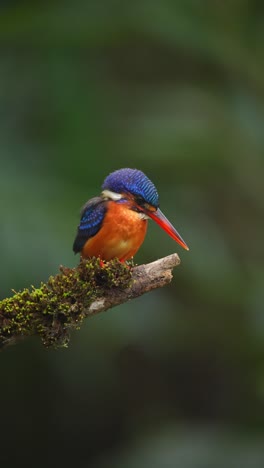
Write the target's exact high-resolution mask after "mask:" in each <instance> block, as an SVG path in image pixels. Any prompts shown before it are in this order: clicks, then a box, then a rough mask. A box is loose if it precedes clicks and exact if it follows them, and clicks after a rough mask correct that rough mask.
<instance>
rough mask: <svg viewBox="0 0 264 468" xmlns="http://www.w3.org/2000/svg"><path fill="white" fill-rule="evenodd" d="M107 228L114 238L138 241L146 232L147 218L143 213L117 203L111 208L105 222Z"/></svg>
mask: <svg viewBox="0 0 264 468" xmlns="http://www.w3.org/2000/svg"><path fill="white" fill-rule="evenodd" d="M104 227H105V230H106V231H107V232H108V233H109V235H110V236H111V237H113V238H116V239H120V241H123V242H129V241H133V240H134V241H135V242H136V241H137V239H138V240H139V239H141V238H142V236H143V237H144V236H145V234H146V229H147V220H146V219H143V218H142V215H141V214H140V213H138V212H136V211H133V210H131V209H127V208H125V207H123V206H122V205H118V204H116V205H115V207H114V208H113V210H109V212H108V213H107V215H106V218H105V222H104Z"/></svg>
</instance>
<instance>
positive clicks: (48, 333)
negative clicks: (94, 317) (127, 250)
mask: <svg viewBox="0 0 264 468" xmlns="http://www.w3.org/2000/svg"><path fill="white" fill-rule="evenodd" d="M130 283H131V269H130V267H129V266H128V265H126V264H124V263H120V262H119V261H118V260H117V259H115V260H111V261H110V262H108V263H105V264H104V265H103V266H101V263H100V261H99V259H97V258H92V259H90V260H81V262H80V264H79V266H78V267H77V268H74V269H71V268H66V267H61V268H60V273H59V274H58V275H56V276H54V277H53V276H51V277H50V278H49V280H48V282H47V283H42V284H41V286H40V287H39V288H35V287H34V286H32V287H31V288H30V289H24V290H23V291H20V292H15V294H14V296H13V297H10V298H7V299H4V300H3V301H1V302H0V347H1V346H4V344H5V343H6V342H7V341H9V340H15V339H16V338H17V337H19V336H26V335H32V334H38V335H39V336H40V337H41V339H42V342H43V343H44V345H45V346H48V347H50V346H53V347H63V346H67V344H68V342H69V336H70V331H71V330H72V329H74V328H75V329H76V328H79V327H80V324H81V322H82V320H83V319H84V317H85V315H86V312H87V309H88V308H89V306H90V304H91V303H92V302H93V301H94V300H95V299H96V298H97V297H102V296H103V295H104V294H105V293H106V292H109V290H111V289H113V288H119V289H125V288H127V287H128V286H129V285H130Z"/></svg>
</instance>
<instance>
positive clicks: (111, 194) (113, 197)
mask: <svg viewBox="0 0 264 468" xmlns="http://www.w3.org/2000/svg"><path fill="white" fill-rule="evenodd" d="M102 196H103V197H104V198H110V200H114V201H116V200H121V198H122V195H121V193H116V192H111V190H103V192H102Z"/></svg>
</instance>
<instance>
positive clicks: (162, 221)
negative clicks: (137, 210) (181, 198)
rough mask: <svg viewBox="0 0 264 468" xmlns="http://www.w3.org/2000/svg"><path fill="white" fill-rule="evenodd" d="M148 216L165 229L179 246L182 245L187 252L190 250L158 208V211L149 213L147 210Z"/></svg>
mask: <svg viewBox="0 0 264 468" xmlns="http://www.w3.org/2000/svg"><path fill="white" fill-rule="evenodd" d="M146 214H147V215H148V216H149V217H150V218H151V219H153V221H155V222H156V223H157V224H158V225H159V226H161V227H162V229H164V231H165V232H167V234H169V236H171V237H172V239H174V240H175V241H176V242H178V244H180V245H181V246H182V247H183V248H184V249H185V250H189V247H188V245H187V244H186V243H185V242H184V240H183V238H182V237H181V236H180V234H179V233H178V232H177V231H176V229H175V228H174V227H173V226H172V224H171V223H170V222H169V220H168V219H167V218H166V216H165V215H164V214H163V213H162V211H160V209H159V208H158V209H157V211H148V210H146Z"/></svg>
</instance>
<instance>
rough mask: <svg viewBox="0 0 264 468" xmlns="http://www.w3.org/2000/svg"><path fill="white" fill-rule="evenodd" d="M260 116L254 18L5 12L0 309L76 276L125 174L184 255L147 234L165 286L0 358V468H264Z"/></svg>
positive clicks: (194, 5)
mask: <svg viewBox="0 0 264 468" xmlns="http://www.w3.org/2000/svg"><path fill="white" fill-rule="evenodd" d="M263 102H264V3H263V2H261V1H256V0H255V1H254V0H248V1H246V0H229V1H220V0H218V1H217V0H211V1H209V0H204V1H199V0H196V1H191V0H184V1H172V0H171V1H170V0H156V1H155V0H154V1H151V0H141V1H130V2H126V1H123V2H122V1H112V0H109V1H107V0H101V1H100V0H93V1H84V0H75V1H73V0H71V1H70V0H68V1H66V0H64V1H63V2H58V1H55V0H53V1H50V2H48V1H43V2H41V1H39V2H36V1H35V2H32V3H27V2H22V1H17V2H16V1H12V2H11V1H9V2H7V1H6V2H1V6H0V206H1V210H0V213H1V231H0V241H1V278H0V285H1V290H0V293H1V297H2V298H4V297H6V296H9V295H10V294H11V289H12V288H13V289H15V290H19V289H21V288H23V287H27V286H29V285H30V284H34V285H36V286H37V285H38V284H39V283H40V281H45V280H47V278H48V277H49V275H51V274H56V273H57V271H58V266H59V265H60V264H64V265H67V266H75V265H76V264H77V262H78V257H74V255H73V252H72V250H71V249H72V242H73V238H74V235H75V230H76V226H77V224H78V221H79V208H80V207H81V206H82V204H83V203H84V202H85V201H86V200H87V199H89V198H90V197H92V196H95V195H97V194H99V193H100V187H101V183H102V181H103V179H104V177H105V176H106V175H107V174H108V173H109V172H111V171H113V170H115V169H118V168H121V167H132V168H134V167H136V168H138V169H141V170H143V171H144V172H146V174H147V175H148V176H149V177H150V178H151V179H152V180H153V181H154V183H155V184H156V186H157V188H158V190H159V193H160V199H161V208H162V210H163V211H164V213H165V214H166V215H167V216H168V218H169V219H170V220H171V221H172V222H173V224H175V226H176V228H177V229H178V230H179V232H180V233H181V235H182V236H183V238H184V239H185V240H186V242H187V243H188V245H189V246H190V252H185V251H184V250H183V249H181V248H180V247H179V246H178V245H177V244H175V243H174V242H173V240H172V239H170V238H169V237H168V236H166V234H165V233H164V232H163V231H162V230H161V229H159V228H158V227H157V226H156V225H154V223H151V225H150V226H149V231H148V235H147V238H146V241H145V243H144V245H143V247H142V248H141V250H140V252H139V253H138V254H137V256H136V258H135V260H136V261H137V262H138V263H142V262H149V261H152V260H155V259H157V258H159V257H162V256H165V255H168V254H170V253H172V252H175V251H177V252H178V253H179V254H180V256H181V260H182V264H181V266H180V267H179V268H177V269H176V270H175V274H174V280H173V283H172V284H171V285H170V286H168V287H166V288H163V289H162V290H158V291H155V292H152V293H150V294H148V295H146V296H143V297H141V298H139V299H137V300H135V301H132V302H131V303H127V304H124V305H123V306H120V307H118V308H116V309H114V310H112V311H109V312H107V313H105V314H99V315H98V316H97V317H94V318H92V319H89V320H86V322H85V324H84V325H83V326H82V328H81V330H80V331H79V332H76V333H74V334H73V336H72V340H71V342H70V345H69V348H68V349H65V350H64V349H62V350H59V351H54V350H46V349H44V348H43V347H42V345H41V343H40V341H39V340H38V339H36V338H31V339H27V340H25V341H22V342H20V343H18V344H17V345H15V346H13V347H10V348H7V349H6V350H5V351H4V352H2V353H1V355H0V372H1V391H0V402H1V413H0V414H1V416H0V424H1V429H0V441H1V444H0V445H1V447H0V459H1V458H2V463H1V466H2V465H3V466H7V464H8V466H22V465H24V464H25V465H28V466H38V468H42V467H43V468H44V467H45V468H46V467H47V466H74V467H77V468H79V467H80V468H85V467H91V468H106V467H113V468H141V467H142V468H145V467H152V468H163V467H165V468H166V467H169V468H170V467H180V468H196V467H201V468H204V467H205V468H206V467H208V468H215V467H216V468H229V467H232V468H236V467H237V468H262V467H263V466H264V445H263V432H264V431H263V430H264V341H263V340H264V315H263V302H264V271H263V234H264V223H263V208H264V189H263V166H264V163H263V153H264V131H263V124H264V106H263Z"/></svg>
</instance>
